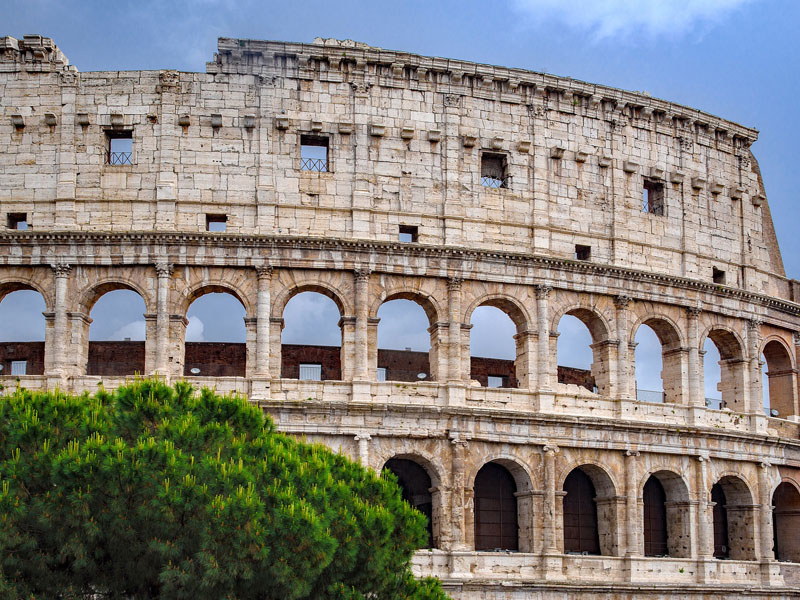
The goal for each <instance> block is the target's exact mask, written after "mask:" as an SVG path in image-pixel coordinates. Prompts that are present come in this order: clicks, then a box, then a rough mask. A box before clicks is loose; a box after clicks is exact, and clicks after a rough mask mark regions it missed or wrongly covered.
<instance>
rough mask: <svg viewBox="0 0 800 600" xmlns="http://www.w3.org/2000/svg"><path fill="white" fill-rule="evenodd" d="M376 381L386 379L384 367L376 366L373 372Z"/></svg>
mask: <svg viewBox="0 0 800 600" xmlns="http://www.w3.org/2000/svg"><path fill="white" fill-rule="evenodd" d="M375 380H376V381H386V367H378V369H377V372H376V373H375Z"/></svg>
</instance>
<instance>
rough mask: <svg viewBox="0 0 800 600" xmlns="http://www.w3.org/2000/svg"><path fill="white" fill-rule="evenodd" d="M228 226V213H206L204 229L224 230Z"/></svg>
mask: <svg viewBox="0 0 800 600" xmlns="http://www.w3.org/2000/svg"><path fill="white" fill-rule="evenodd" d="M227 228H228V215H206V231H217V232H219V231H225V230H226V229H227Z"/></svg>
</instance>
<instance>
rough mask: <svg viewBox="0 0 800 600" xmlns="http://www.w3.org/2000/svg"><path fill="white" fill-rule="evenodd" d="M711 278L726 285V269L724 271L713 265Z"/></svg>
mask: <svg viewBox="0 0 800 600" xmlns="http://www.w3.org/2000/svg"><path fill="white" fill-rule="evenodd" d="M711 278H712V279H713V281H714V283H717V284H719V285H725V271H722V270H721V269H718V268H717V267H711Z"/></svg>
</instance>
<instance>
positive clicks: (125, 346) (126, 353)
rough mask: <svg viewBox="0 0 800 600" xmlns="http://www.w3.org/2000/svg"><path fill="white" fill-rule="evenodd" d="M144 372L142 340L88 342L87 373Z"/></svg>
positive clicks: (116, 374)
mask: <svg viewBox="0 0 800 600" xmlns="http://www.w3.org/2000/svg"><path fill="white" fill-rule="evenodd" d="M136 373H139V374H143V373H144V342H89V362H88V363H87V365H86V374H87V375H110V376H122V375H135V374H136Z"/></svg>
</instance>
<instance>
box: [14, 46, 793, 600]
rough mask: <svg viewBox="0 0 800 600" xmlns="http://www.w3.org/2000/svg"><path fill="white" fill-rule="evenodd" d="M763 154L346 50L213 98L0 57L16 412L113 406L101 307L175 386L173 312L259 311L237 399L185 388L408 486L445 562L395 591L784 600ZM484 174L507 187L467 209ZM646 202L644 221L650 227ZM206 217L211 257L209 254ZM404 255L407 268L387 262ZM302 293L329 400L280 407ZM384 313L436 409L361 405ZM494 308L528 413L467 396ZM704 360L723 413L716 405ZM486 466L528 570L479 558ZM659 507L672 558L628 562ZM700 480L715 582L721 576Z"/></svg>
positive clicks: (415, 396) (428, 561)
mask: <svg viewBox="0 0 800 600" xmlns="http://www.w3.org/2000/svg"><path fill="white" fill-rule="evenodd" d="M127 131H130V132H131V135H132V139H133V150H132V155H131V163H132V164H130V165H111V164H106V152H107V150H108V147H107V143H108V135H109V133H110V134H111V135H112V136H113V135H118V134H119V133H120V132H127ZM302 135H314V136H317V137H318V138H320V137H321V138H325V139H327V141H328V144H329V162H328V165H327V166H328V169H327V172H311V171H306V170H303V169H302V167H301V162H300V137H301V136H302ZM755 139H756V132H755V131H754V130H752V129H749V128H746V127H742V126H740V125H737V124H735V123H731V122H729V121H725V120H723V119H720V118H718V117H714V116H712V115H708V114H706V113H703V112H700V111H697V110H694V109H690V108H687V107H683V106H679V105H675V104H672V103H669V102H666V101H662V100H658V99H654V98H651V97H649V96H646V95H643V94H638V93H632V92H625V91H622V90H616V89H612V88H607V87H603V86H599V85H593V84H587V83H584V82H579V81H575V80H571V79H565V78H559V77H555V76H551V75H544V74H538V73H532V72H528V71H523V70H518V69H507V68H501V67H491V66H487V65H476V64H473V63H466V62H462V61H456V60H445V59H439V58H430V57H422V56H416V55H411V54H407V53H402V52H393V51H385V50H382V49H378V48H371V47H368V46H365V45H363V44H357V43H354V42H337V41H332V40H318V41H317V42H315V43H314V44H294V43H279V42H260V41H253V40H231V39H221V40H220V42H219V52H218V54H217V55H216V56H215V58H214V60H213V61H212V62H210V63H209V64H208V66H207V72H206V73H178V72H174V71H152V72H140V71H137V72H105V73H80V72H78V71H77V70H76V69H75V68H74V67H70V66H68V63H67V61H66V59H65V58H64V56H63V55H62V54H61V53H60V52H59V51H58V49H57V48H56V47H55V45H54V44H53V43H52V41H51V40H48V39H47V38H41V37H39V36H26V37H25V38H24V39H22V40H17V39H14V38H10V37H6V38H1V39H0V216H2V218H3V219H6V218H7V216H8V215H19V214H24V215H25V218H26V220H27V222H28V224H29V225H30V227H29V229H28V230H27V231H15V230H11V229H4V230H3V231H2V233H0V248H2V250H1V251H0V299H2V297H3V296H5V295H6V294H8V293H10V292H13V291H16V290H19V289H33V290H36V291H39V292H40V293H41V294H42V296H43V298H44V301H45V305H46V312H45V317H46V331H45V350H44V374H43V375H39V376H23V377H20V378H19V382H20V384H21V385H25V386H26V387H30V388H33V389H54V388H55V387H59V388H60V389H71V390H74V391H87V390H88V391H92V390H95V389H97V386H98V385H99V384H100V383H102V384H103V385H104V386H106V387H109V386H111V387H113V386H115V385H119V384H120V383H122V381H124V379H123V378H115V377H103V378H102V380H101V378H100V377H98V376H91V375H88V374H87V370H86V369H87V360H88V345H89V342H88V332H89V324H90V322H91V319H90V316H89V315H90V313H91V310H92V307H93V306H94V304H95V302H96V301H97V300H98V299H99V298H100V297H101V296H102V295H103V294H104V293H106V292H108V291H111V290H113V289H130V290H133V291H135V292H137V293H138V294H139V295H140V296H141V297H142V298H143V300H144V304H145V307H146V313H145V315H144V318H145V322H146V334H147V335H146V337H147V339H146V342H145V352H144V356H145V358H144V362H145V371H146V372H147V373H158V374H159V375H161V376H164V377H166V378H167V379H169V380H174V379H177V378H180V377H183V374H184V369H185V337H186V326H187V320H186V314H187V310H188V308H189V306H190V304H191V303H192V302H193V301H194V300H195V299H197V298H198V297H200V296H202V295H203V294H205V293H209V292H220V291H221V292H227V293H230V294H232V295H234V296H235V297H236V298H238V300H239V301H240V302H241V303H242V305H243V306H244V308H245V312H246V317H245V325H246V330H247V339H246V350H245V355H246V356H245V359H244V362H245V368H244V375H245V376H244V377H216V378H214V377H207V378H203V377H189V378H188V379H189V380H191V381H193V382H194V383H196V384H198V385H213V386H215V387H216V389H217V390H218V391H221V392H225V391H232V392H233V391H235V392H240V393H244V394H247V395H248V397H249V398H250V399H251V400H252V401H254V402H258V403H259V404H260V405H261V406H262V407H263V409H264V410H265V411H266V412H268V413H269V414H271V415H272V416H273V418H274V419H275V421H276V423H277V425H278V427H279V428H281V429H282V430H284V431H286V432H289V433H292V434H296V435H302V436H306V437H307V438H308V439H311V440H314V441H320V442H323V443H325V444H327V445H329V446H330V447H332V448H334V449H336V450H341V451H342V452H345V453H347V454H349V455H351V456H352V457H353V458H356V459H358V460H360V461H361V462H362V463H363V464H365V465H367V466H369V467H371V468H373V469H376V470H379V469H381V468H382V467H383V465H384V464H385V463H386V461H387V460H389V459H391V458H408V459H410V460H414V461H415V462H417V463H418V464H420V465H421V466H422V467H423V468H424V469H425V470H426V472H427V473H428V475H429V476H430V478H431V483H432V487H431V502H432V506H433V532H434V535H433V537H434V548H433V549H430V550H424V551H420V552H419V553H417V555H416V556H415V558H414V568H415V569H416V571H417V572H418V573H419V574H433V575H436V576H438V577H440V578H442V580H443V581H444V583H445V585H446V587H447V589H448V590H449V591H450V592H451V593H452V594H453V596H454V597H456V598H465V599H466V598H470V599H471V598H476V599H477V598H486V599H493V598H498V599H499V598H506V599H508V598H523V597H524V598H529V597H534V596H535V597H541V598H563V597H567V596H569V597H575V598H579V597H586V598H588V597H590V596H591V597H597V596H598V595H603V596H606V597H615V598H616V597H625V598H645V597H647V598H676V599H677V598H687V597H693V598H694V597H696V598H700V597H709V596H716V597H719V596H728V597H747V598H751V597H752V598H756V597H770V598H777V597H780V598H783V597H785V598H790V597H795V598H796V597H800V592H798V591H797V589H796V587H793V586H794V582H797V581H800V563H796V562H792V561H794V560H797V556H796V545H793V544H792V543H790V542H783V541H782V542H781V544H782V545H781V546H780V548H779V553H781V552H783V553H784V555H782V556H781V557H780V558H781V559H785V560H786V561H788V562H778V561H776V560H775V555H774V553H773V550H772V547H773V514H774V515H776V517H775V518H777V519H783V520H784V521H781V522H785V523H794V521H793V520H792V519H793V518H794V514H795V512H796V506H800V416H799V415H800V405H799V404H798V396H799V395H800V394H798V370H797V365H798V360H800V335H798V332H800V305H798V304H796V303H795V302H794V300H796V297H797V291H798V290H799V289H800V283H799V282H795V281H788V280H787V279H786V278H785V276H784V273H783V267H782V264H781V260H780V254H779V252H778V250H777V247H776V245H775V242H774V232H773V230H772V223H771V220H770V217H769V211H768V207H767V204H766V198H765V195H764V191H763V185H762V183H761V181H760V176H759V173H758V168H757V165H756V163H755V159H754V158H753V156H752V155H751V153H750V150H749V148H750V145H751V144H752V143H753V141H755ZM486 152H491V153H496V154H499V155H501V157H502V159H503V160H504V161H506V163H507V172H506V175H507V178H506V180H505V181H506V187H500V188H490V187H485V186H483V185H481V157H482V156H483V154H484V153H486ZM646 181H647V182H654V183H655V184H657V185H662V186H663V191H664V211H663V214H653V213H651V212H647V211H643V210H642V190H643V187H644V184H645V182H646ZM656 212H658V211H656ZM207 215H225V216H226V218H227V231H226V232H224V233H211V232H207V231H205V229H206V218H207ZM12 221H13V219H12ZM12 221H8V223H9V224H12ZM401 225H402V226H416V227H418V238H417V240H416V241H413V242H407V243H406V242H400V240H399V227H400V226H401ZM576 245H583V246H589V247H590V249H591V255H590V257H588V260H577V258H576V256H575V250H576V248H575V246H576ZM714 268H716V269H718V270H720V271H724V272H725V283H724V285H723V284H721V283H719V282H714V281H712V269H714ZM304 291H315V292H319V293H323V294H325V295H327V296H329V297H330V298H332V299H333V300H334V302H335V303H336V305H337V307H338V309H339V312H340V317H341V318H340V321H339V326H340V328H341V335H342V337H341V342H342V345H341V351H340V361H339V362H340V365H341V379H339V380H328V381H298V380H296V379H288V378H281V363H282V357H281V333H282V329H283V325H284V323H283V312H284V307H285V306H286V304H287V302H288V301H289V300H290V299H291V298H292V297H293V296H295V295H296V294H298V293H301V292H304ZM396 298H405V299H410V300H413V301H414V302H416V303H418V304H419V305H420V306H421V307H422V308H423V310H424V311H425V313H426V315H427V317H428V321H429V322H428V325H429V328H428V332H429V333H430V336H431V351H430V353H429V357H428V360H429V365H430V375H431V377H430V379H427V380H426V381H424V382H417V383H410V382H392V381H387V382H378V381H376V371H375V369H376V367H377V366H378V362H377V361H378V358H377V357H378V348H377V329H378V324H379V318H378V316H377V315H378V310H379V308H380V306H381V304H382V303H384V302H386V301H389V300H392V299H396ZM485 305H489V306H495V307H497V308H499V309H501V310H503V311H504V312H505V313H506V314H507V315H508V316H509V317H510V318H511V320H512V321H513V322H514V324H515V326H516V335H515V343H516V349H517V353H516V359H515V375H516V378H517V379H518V382H519V387H518V388H516V389H488V388H486V387H482V386H480V385H475V383H474V382H473V381H471V370H470V322H471V315H472V313H473V311H474V310H475V309H476V308H478V307H480V306H485ZM564 315H574V316H575V317H577V318H578V319H580V320H581V321H582V322H583V323H584V324H585V325H586V326H587V327H588V329H589V331H590V334H591V337H592V352H593V364H592V376H593V378H594V380H595V382H596V384H597V392H596V393H594V392H592V391H590V390H587V389H585V388H583V387H581V386H578V385H573V384H562V383H559V382H558V376H557V373H558V365H557V364H556V359H555V357H556V356H557V348H558V343H559V340H558V333H557V332H558V324H559V321H560V319H561V318H562V317H563V316H564ZM642 325H647V326H650V327H651V328H652V329H653V330H654V331H655V332H656V335H657V336H658V338H659V340H660V342H661V345H662V351H663V352H662V360H663V372H662V379H663V381H664V391H665V397H664V402H660V403H653V402H643V401H640V400H639V399H637V392H636V387H635V362H634V340H635V336H636V331H637V330H638V328H639V327H640V326H642ZM706 339H711V340H712V341H713V342H714V344H715V345H716V346H717V348H718V349H719V351H720V356H721V359H722V360H721V367H722V382H721V384H720V391H721V393H722V399H723V402H724V404H725V408H724V409H722V410H714V409H712V408H709V407H707V406H706V404H705V398H704V393H703V390H704V382H703V360H704V356H703V352H702V348H703V345H704V342H705V341H706ZM8 341H13V340H8ZM762 353H763V355H764V356H765V357H766V361H767V363H768V368H769V375H768V376H769V385H770V396H771V398H770V400H771V402H772V407H773V408H774V409H775V410H777V417H776V416H768V415H766V414H764V412H763V409H762V391H761V390H762V385H761V384H762V381H761V368H762V362H761V356H762ZM0 380H2V382H3V385H4V386H7V387H13V386H14V385H15V384H16V382H15V381H14V378H11V377H9V376H2V377H0ZM488 462H495V463H497V464H499V465H501V466H503V467H504V468H505V469H507V470H508V472H509V473H510V474H511V476H512V477H513V479H514V482H515V485H516V489H517V492H516V496H515V497H516V503H517V513H518V514H517V520H518V539H519V552H476V551H475V550H474V548H475V519H476V515H475V497H474V493H475V491H474V483H475V477H476V475H477V473H478V471H479V470H480V469H481V468H482V467H483V466H484V465H486V464H487V463H488ZM576 468H579V469H581V470H582V471H583V472H584V473H585V474H586V475H587V476H588V477H589V478H590V479H591V481H592V483H593V485H594V487H595V491H596V498H595V500H594V502H595V505H596V507H597V513H598V520H599V526H598V537H599V540H600V547H601V555H599V556H576V555H572V554H566V553H564V527H563V518H564V517H563V502H564V494H565V492H564V481H565V479H566V477H567V476H568V475H569V473H570V472H571V471H573V470H574V469H576ZM650 477H655V478H656V479H657V480H658V481H659V482H660V483H661V485H662V486H663V488H664V490H665V494H666V497H667V502H666V509H667V529H668V533H669V548H668V552H669V555H670V556H669V557H668V558H663V557H652V556H644V553H645V550H644V548H645V546H644V539H643V537H644V536H643V515H644V512H643V489H644V486H645V484H646V482H647V481H648V479H649V478H650ZM717 482H719V483H720V485H722V486H723V488H724V490H725V494H726V503H727V504H726V509H727V513H728V519H729V531H728V533H729V540H730V548H731V550H730V560H716V559H714V558H713V552H714V541H713V503H712V502H711V496H710V490H711V488H712V486H713V485H714V484H715V483H717ZM782 483H784V484H787V486H784V487H782V488H781V490H782V491H781V493H780V494H778V495H775V490H776V489H777V488H778V486H779V485H781V484H782ZM787 490H788V491H787ZM794 493H796V494H798V497H797V499H795V496H793V495H792V494H794ZM773 502H777V503H778V504H779V506H778V510H777V511H776V512H775V513H773V510H772V507H773ZM795 520H796V519H795ZM787 557H788V558H787Z"/></svg>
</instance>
